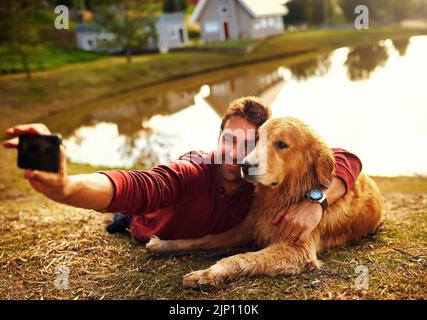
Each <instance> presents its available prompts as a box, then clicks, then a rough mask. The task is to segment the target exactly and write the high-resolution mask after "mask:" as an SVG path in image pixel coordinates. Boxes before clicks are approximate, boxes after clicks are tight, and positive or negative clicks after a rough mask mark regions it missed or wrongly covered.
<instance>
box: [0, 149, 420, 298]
mask: <svg viewBox="0 0 427 320" xmlns="http://www.w3.org/2000/svg"><path fill="white" fill-rule="evenodd" d="M14 156H15V155H14V153H13V152H12V153H5V152H4V151H0V159H2V160H0V161H1V163H0V165H1V166H0V298H1V299H171V298H175V299H425V298H427V292H426V280H427V279H426V263H425V259H426V254H427V235H426V230H427V228H426V227H427V226H426V214H427V178H423V177H416V178H377V181H378V182H379V184H380V186H381V187H382V188H383V187H384V190H385V198H386V203H387V209H386V212H385V215H384V223H383V226H382V228H381V231H380V232H379V234H377V235H376V236H375V237H374V238H371V239H364V240H361V241H358V242H356V243H352V244H349V245H347V246H345V247H343V248H339V249H337V250H333V251H330V252H328V253H327V254H325V255H324V256H323V257H322V260H323V262H324V266H323V268H322V269H321V270H318V271H314V272H307V273H303V274H301V275H298V276H292V277H289V276H281V277H275V278H269V277H258V278H253V279H244V280H239V281H236V282H234V283H231V284H227V285H225V286H224V287H223V288H221V289H220V290H217V291H212V292H205V291H185V290H183V289H182V286H181V278H182V276H183V275H184V274H185V273H187V272H189V271H191V270H194V269H198V268H205V267H208V266H209V265H211V264H212V263H214V262H215V261H216V260H217V259H219V258H220V257H221V256H223V255H226V254H230V253H232V252H233V251H211V252H205V253H193V254H191V255H186V256H175V257H168V258H156V257H153V256H150V255H149V254H148V253H147V252H146V250H145V248H144V246H142V245H138V244H134V243H132V242H131V241H129V239H127V238H124V237H114V236H110V235H108V234H107V233H106V232H105V231H104V227H105V225H106V224H107V223H108V221H109V220H110V216H109V215H104V214H100V213H97V212H93V211H88V210H81V209H74V208H71V207H66V206H63V205H60V204H56V203H53V202H51V201H48V200H45V199H43V198H42V197H41V196H40V195H38V194H36V193H35V192H33V191H31V189H30V188H29V187H28V186H27V185H26V183H25V182H24V181H23V179H21V177H20V175H21V173H20V172H19V170H18V169H16V168H15V167H14V165H13V162H14ZM93 170H94V168H90V167H87V166H76V165H71V167H70V171H71V172H77V171H78V172H86V171H93ZM409 186H412V188H409ZM401 188H403V191H402V192H401ZM408 191H410V192H408ZM61 264H65V265H66V266H67V267H68V268H69V270H70V275H69V289H68V290H58V289H56V288H55V286H54V281H55V278H56V275H55V268H56V267H58V266H59V265H61ZM359 264H363V265H365V266H367V267H368V268H369V272H370V274H369V275H370V282H369V289H367V290H362V291H360V290H356V289H355V288H354V286H353V285H354V279H355V277H356V275H355V273H354V268H355V266H357V265H359Z"/></svg>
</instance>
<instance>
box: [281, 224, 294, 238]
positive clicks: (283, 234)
mask: <svg viewBox="0 0 427 320" xmlns="http://www.w3.org/2000/svg"><path fill="white" fill-rule="evenodd" d="M282 223H283V222H282ZM293 230H294V229H293V226H292V225H291V224H289V223H287V224H286V225H285V227H284V228H283V229H282V230H281V232H280V236H281V239H282V240H283V241H288V240H289V238H290V234H291V233H292V232H293Z"/></svg>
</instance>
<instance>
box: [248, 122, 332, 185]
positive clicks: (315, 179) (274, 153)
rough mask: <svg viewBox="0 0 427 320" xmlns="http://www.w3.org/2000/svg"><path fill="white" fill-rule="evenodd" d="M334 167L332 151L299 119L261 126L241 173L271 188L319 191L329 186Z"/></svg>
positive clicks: (267, 123) (266, 123) (252, 180)
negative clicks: (285, 186) (281, 187)
mask: <svg viewBox="0 0 427 320" xmlns="http://www.w3.org/2000/svg"><path fill="white" fill-rule="evenodd" d="M334 165H335V163H334V157H333V154H332V151H331V149H330V148H328V146H327V145H326V144H325V142H324V141H323V140H322V139H321V138H320V137H319V136H318V135H317V134H315V133H314V132H313V131H312V130H311V129H310V128H309V127H308V126H307V125H306V124H304V123H303V122H301V121H299V120H298V119H295V118H290V117H283V118H272V119H270V120H268V121H267V122H265V123H264V124H263V125H262V126H261V127H260V129H259V140H258V142H257V145H256V147H255V149H254V150H253V151H252V152H251V153H250V154H248V155H247V156H246V158H245V159H244V162H243V165H242V170H241V171H242V176H243V178H245V179H246V180H248V181H250V182H253V183H256V184H259V185H263V186H267V187H271V188H274V187H276V186H280V185H283V184H288V185H289V187H291V188H297V189H298V188H319V187H321V186H327V185H329V183H330V181H331V179H332V177H333V174H334ZM299 191H300V192H301V191H306V190H299Z"/></svg>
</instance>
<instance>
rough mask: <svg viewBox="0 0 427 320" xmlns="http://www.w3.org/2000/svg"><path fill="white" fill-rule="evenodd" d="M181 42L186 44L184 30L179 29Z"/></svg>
mask: <svg viewBox="0 0 427 320" xmlns="http://www.w3.org/2000/svg"><path fill="white" fill-rule="evenodd" d="M179 40H180V41H181V43H184V42H185V39H184V30H183V29H182V28H179Z"/></svg>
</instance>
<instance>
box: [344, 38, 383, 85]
mask: <svg viewBox="0 0 427 320" xmlns="http://www.w3.org/2000/svg"><path fill="white" fill-rule="evenodd" d="M388 57H389V56H388V51H387V48H386V46H385V45H384V43H378V44H372V45H366V46H361V47H356V48H353V49H350V51H349V53H348V55H347V60H346V61H345V65H346V66H347V68H348V77H349V78H350V79H351V80H353V81H355V80H366V79H369V77H370V75H371V73H372V72H373V71H374V70H375V69H376V68H377V67H378V66H385V63H386V62H387V59H388Z"/></svg>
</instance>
